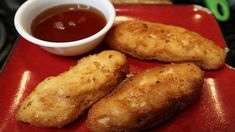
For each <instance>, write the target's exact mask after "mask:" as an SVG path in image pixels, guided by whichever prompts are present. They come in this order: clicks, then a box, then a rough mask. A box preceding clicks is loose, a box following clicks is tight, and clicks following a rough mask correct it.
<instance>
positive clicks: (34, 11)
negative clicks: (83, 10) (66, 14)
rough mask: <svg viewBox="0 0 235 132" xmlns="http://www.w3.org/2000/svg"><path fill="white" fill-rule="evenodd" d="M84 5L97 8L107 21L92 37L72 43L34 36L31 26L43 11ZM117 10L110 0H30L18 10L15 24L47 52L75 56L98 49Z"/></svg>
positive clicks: (24, 36) (24, 35) (27, 37)
mask: <svg viewBox="0 0 235 132" xmlns="http://www.w3.org/2000/svg"><path fill="white" fill-rule="evenodd" d="M64 4H82V5H88V6H91V7H93V8H96V9H97V10H98V11H100V12H101V13H102V14H103V15H104V17H105V19H106V25H105V26H104V27H103V28H102V29H101V30H100V31H98V32H97V33H95V34H93V35H92V36H90V37H87V38H84V39H81V40H76V41H70V42H49V41H44V40H40V39H38V38H36V37H34V36H33V35H32V32H31V24H32V22H33V20H34V19H35V18H36V17H37V16H38V15H39V14H40V13H41V12H43V11H45V10H47V9H49V8H51V7H54V6H58V5H64ZM115 16H116V14H115V9H114V7H113V5H112V3H111V2H110V1H109V0H28V1H26V2H25V3H24V4H22V5H21V6H20V7H19V9H18V10H17V12H16V14H15V18H14V24H15V27H16V30H17V31H18V33H19V34H20V35H21V36H22V37H23V38H25V39H26V40H28V41H29V42H31V43H33V44H36V45H39V46H40V47H42V48H43V49H45V50H46V51H48V52H50V53H53V54H57V55H63V56H75V55H81V54H84V53H87V52H89V51H91V50H93V49H94V48H95V47H97V46H98V45H99V44H100V43H101V42H102V40H103V38H104V37H105V35H106V33H107V32H108V30H109V29H110V28H111V27H112V25H113V23H114V19H115Z"/></svg>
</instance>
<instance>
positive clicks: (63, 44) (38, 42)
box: [14, 0, 116, 48]
mask: <svg viewBox="0 0 235 132" xmlns="http://www.w3.org/2000/svg"><path fill="white" fill-rule="evenodd" d="M35 1H38V0H28V1H26V2H25V3H23V4H22V5H21V6H20V7H19V9H18V10H17V12H16V14H15V17H14V24H15V28H16V30H17V31H18V33H19V34H20V35H21V36H22V37H23V38H25V39H26V40H28V41H30V42H31V43H33V44H36V45H39V46H43V47H52V48H60V47H61V48H66V47H73V46H79V45H85V44H87V43H89V42H91V41H93V40H95V39H96V38H99V37H101V36H102V35H103V34H105V33H106V32H108V30H109V29H110V28H111V27H112V25H113V23H114V20H115V17H116V12H115V8H114V6H113V4H112V3H111V2H110V1H109V0H102V1H104V2H106V3H105V4H107V7H109V8H110V9H111V10H110V11H111V12H110V14H112V15H111V16H110V18H109V20H107V23H106V25H105V26H104V27H103V28H102V29H101V30H100V31H99V32H97V33H95V34H93V35H91V36H89V37H87V38H84V39H80V40H75V41H70V42H49V41H45V40H40V39H38V38H36V37H34V36H32V35H30V34H29V33H28V32H26V31H25V30H24V29H23V28H22V26H19V25H20V24H19V21H18V20H20V16H21V15H22V14H23V10H22V9H24V8H25V7H27V6H29V5H30V4H32V3H33V2H35Z"/></svg>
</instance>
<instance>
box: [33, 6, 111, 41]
mask: <svg viewBox="0 0 235 132" xmlns="http://www.w3.org/2000/svg"><path fill="white" fill-rule="evenodd" d="M105 24H106V20H105V17H104V16H103V14H102V13H101V12H100V11H98V10H97V9H95V8H93V7H90V6H86V5H81V4H79V5H77V4H65V5H59V6H55V7H52V8H49V9H47V10H45V11H44V12H42V13H41V14H39V15H38V16H37V17H36V18H35V19H34V20H33V22H32V25H31V32H32V35H33V36H34V37H36V38H38V39H41V40H45V41H51V42H69V41H76V40H80V39H84V38H86V37H89V36H92V35H94V34H95V33H97V32H99V31H100V30H101V29H102V28H103V27H104V26H105Z"/></svg>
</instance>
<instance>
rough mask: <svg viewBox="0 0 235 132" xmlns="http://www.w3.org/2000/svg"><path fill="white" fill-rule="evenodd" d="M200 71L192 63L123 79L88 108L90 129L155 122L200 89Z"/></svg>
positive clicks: (107, 131)
mask: <svg viewBox="0 0 235 132" xmlns="http://www.w3.org/2000/svg"><path fill="white" fill-rule="evenodd" d="M202 85H203V71H201V69H200V68H199V67H197V66H196V65H194V64H193V63H183V64H170V65H166V66H164V67H156V68H152V69H147V70H145V71H143V72H141V73H139V74H136V75H134V76H132V77H129V78H127V79H126V80H124V81H123V82H122V83H121V84H120V85H118V86H117V88H115V90H114V91H113V92H112V93H111V94H109V95H107V96H106V97H104V98H102V99H101V100H100V101H98V102H97V103H96V104H95V105H93V107H92V108H91V109H90V110H89V113H88V119H87V123H88V127H89V129H90V130H91V131H93V132H119V131H120V132H129V131H133V132H136V131H140V130H143V129H146V128H149V127H153V126H154V125H158V124H160V123H162V122H163V121H165V120H167V119H168V118H170V117H171V116H172V115H174V114H175V113H177V112H178V111H180V110H181V109H183V108H185V106H187V105H189V104H190V103H192V101H193V100H195V99H196V98H197V97H199V95H200V93H201V89H202Z"/></svg>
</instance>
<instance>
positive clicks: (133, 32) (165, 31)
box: [106, 20, 225, 69]
mask: <svg viewBox="0 0 235 132" xmlns="http://www.w3.org/2000/svg"><path fill="white" fill-rule="evenodd" d="M106 41H107V43H108V44H109V45H110V47H111V48H113V49H115V50H118V51H121V52H123V53H126V54H129V55H131V56H134V57H137V58H139V59H142V60H159V61H162V62H193V63H195V64H197V65H198V66H200V67H201V68H203V69H217V68H219V67H221V66H223V65H224V61H225V52H224V49H223V48H221V47H220V46H218V45H217V44H216V43H214V42H213V41H211V40H209V39H206V38H204V37H202V36H201V35H199V34H198V33H195V32H192V31H189V30H187V29H184V28H181V27H177V26H171V25H164V24H160V23H151V22H146V21H141V20H132V21H126V22H123V23H121V24H118V25H117V26H115V27H114V28H112V29H111V31H110V32H109V34H108V35H107V39H106Z"/></svg>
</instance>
